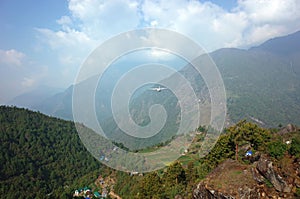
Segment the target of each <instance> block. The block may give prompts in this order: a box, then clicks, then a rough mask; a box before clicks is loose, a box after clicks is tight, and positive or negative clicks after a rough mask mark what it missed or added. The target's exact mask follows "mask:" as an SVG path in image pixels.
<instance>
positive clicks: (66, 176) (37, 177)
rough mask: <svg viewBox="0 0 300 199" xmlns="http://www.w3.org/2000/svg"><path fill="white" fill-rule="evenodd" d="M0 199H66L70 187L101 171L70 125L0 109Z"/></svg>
mask: <svg viewBox="0 0 300 199" xmlns="http://www.w3.org/2000/svg"><path fill="white" fill-rule="evenodd" d="M0 141H1V149H0V150H1V155H0V162H1V164H0V195H1V198H64V197H66V198H69V197H71V196H72V192H73V189H72V187H73V185H74V184H76V182H77V180H78V179H79V178H80V177H82V176H83V175H85V174H87V173H91V172H92V171H95V170H99V169H100V168H101V166H100V164H99V162H98V161H96V160H95V159H94V158H93V157H92V156H91V155H90V154H89V152H88V151H87V150H86V149H85V147H84V146H83V144H82V143H81V141H80V139H79V137H78V135H77V132H76V129H75V126H74V124H73V123H72V122H68V121H64V120H61V119H56V118H51V117H48V116H45V115H42V114H40V113H37V112H32V111H28V110H25V109H19V108H15V107H4V106H1V107H0Z"/></svg>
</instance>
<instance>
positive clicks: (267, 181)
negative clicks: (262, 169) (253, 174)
mask: <svg viewBox="0 0 300 199" xmlns="http://www.w3.org/2000/svg"><path fill="white" fill-rule="evenodd" d="M264 182H265V184H266V185H267V187H269V188H272V187H273V184H272V183H271V182H270V181H269V180H268V179H267V178H265V179H264Z"/></svg>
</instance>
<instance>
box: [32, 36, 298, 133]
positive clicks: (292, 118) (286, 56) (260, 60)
mask: <svg viewBox="0 0 300 199" xmlns="http://www.w3.org/2000/svg"><path fill="white" fill-rule="evenodd" d="M299 38H300V32H296V33H294V34H291V35H287V36H284V37H278V38H274V39H271V40H268V41H266V42H264V43H263V44H261V45H259V46H257V47H253V48H250V49H249V50H241V49H234V48H224V49H220V50H217V51H214V52H212V53H210V56H211V58H212V59H213V61H214V62H215V63H216V65H217V67H218V69H219V70H220V73H221V75H222V78H223V81H224V84H225V88H226V92H227V107H228V120H229V123H233V122H237V121H239V120H240V119H244V118H248V119H250V120H253V121H255V122H258V123H261V124H262V125H264V126H268V127H272V126H273V127H274V126H277V125H278V124H279V123H284V124H287V123H295V124H300V119H299V117H298V113H299V111H300V104H299V101H300V94H299V93H300V92H299V91H300V78H299V77H300V58H299V57H300V56H298V55H300V43H299V41H300V39H299ZM181 73H182V74H186V75H185V76H186V78H187V79H189V80H190V81H191V82H192V84H196V87H198V88H194V89H195V91H196V92H198V93H196V94H197V95H198V97H199V98H201V97H204V98H207V97H206V96H203V95H207V91H206V92H203V91H205V90H207V89H205V88H204V87H205V85H203V80H202V79H201V77H197V75H195V74H196V73H194V71H193V69H192V68H189V66H186V67H184V68H183V69H182V70H181ZM102 87H103V86H102ZM72 89H73V87H72V86H71V87H69V88H68V89H67V90H65V91H64V92H61V93H59V94H56V95H54V96H52V97H50V98H48V99H46V100H44V101H43V103H41V104H39V105H36V106H35V107H34V108H35V109H37V110H39V111H41V112H43V113H46V114H49V115H53V116H56V117H60V118H64V119H72V109H71V107H72ZM110 89H111V87H110V86H108V91H107V92H103V90H102V91H101V92H100V93H99V94H97V95H98V96H100V97H102V98H103V99H102V103H101V104H98V105H96V108H97V111H98V110H99V112H101V113H102V114H101V115H102V116H103V117H104V118H105V121H107V118H110V117H111V110H110V96H109V95H110V93H111V91H109V90H110ZM146 93H147V92H144V93H143V95H144V94H146ZM161 94H162V93H161ZM143 95H141V96H140V97H141V98H140V99H142V98H143V97H142V96H143ZM144 98H148V99H149V102H148V103H149V104H151V103H152V102H151V101H152V100H151V98H152V97H151V96H150V95H149V94H148V95H147V97H145V96H144ZM164 98H165V99H166V100H168V99H169V98H168V97H166V96H165V97H164ZM137 101H138V100H135V103H137ZM142 101H144V102H145V100H142ZM153 101H155V100H154V99H153ZM156 101H157V100H156ZM166 102H167V101H165V102H162V104H164V103H166ZM149 104H148V105H149ZM148 105H147V106H145V107H141V106H140V105H136V108H138V107H139V108H138V109H139V110H141V111H140V112H141V113H142V114H143V115H144V114H145V111H144V110H143V108H145V110H146V109H147V107H148ZM134 106H135V105H132V104H131V107H132V108H133V109H135V108H134ZM135 110H137V109H135ZM168 111H171V112H172V110H170V109H169V110H168ZM133 112H134V111H133ZM135 115H136V117H141V116H139V115H137V114H136V113H135ZM140 119H141V118H140ZM108 120H110V119H108ZM103 121H104V120H103ZM141 121H142V120H141ZM143 121H147V118H144V119H143Z"/></svg>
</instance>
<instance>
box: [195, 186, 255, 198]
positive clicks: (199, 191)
mask: <svg viewBox="0 0 300 199" xmlns="http://www.w3.org/2000/svg"><path fill="white" fill-rule="evenodd" d="M193 198H194V199H236V198H239V199H249V198H251V199H254V198H261V191H260V190H259V189H257V188H256V187H254V188H250V187H247V186H246V185H245V186H243V187H240V188H238V190H237V195H236V196H232V195H229V194H224V193H222V192H219V191H217V190H213V189H209V188H208V187H207V186H205V185H204V184H203V183H200V184H198V186H197V188H196V189H195V190H194V192H193Z"/></svg>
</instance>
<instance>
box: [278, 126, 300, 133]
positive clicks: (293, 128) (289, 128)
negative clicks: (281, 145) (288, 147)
mask: <svg viewBox="0 0 300 199" xmlns="http://www.w3.org/2000/svg"><path fill="white" fill-rule="evenodd" d="M297 129H298V128H297V127H296V126H295V125H293V124H288V125H287V126H286V127H283V128H282V129H281V130H280V131H279V132H278V134H279V135H283V134H286V133H290V132H296V131H297Z"/></svg>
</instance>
